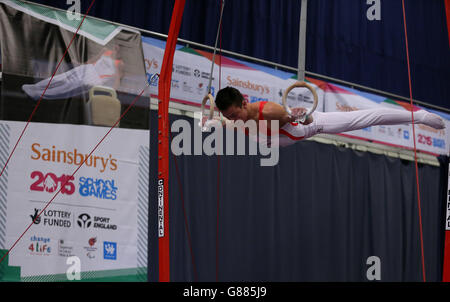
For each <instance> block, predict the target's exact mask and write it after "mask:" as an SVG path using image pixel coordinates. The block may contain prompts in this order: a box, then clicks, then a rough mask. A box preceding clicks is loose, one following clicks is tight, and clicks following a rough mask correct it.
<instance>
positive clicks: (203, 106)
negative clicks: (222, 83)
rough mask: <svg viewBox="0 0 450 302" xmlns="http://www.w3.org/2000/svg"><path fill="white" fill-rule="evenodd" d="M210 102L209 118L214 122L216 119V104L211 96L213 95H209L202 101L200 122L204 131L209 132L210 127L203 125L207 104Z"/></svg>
mask: <svg viewBox="0 0 450 302" xmlns="http://www.w3.org/2000/svg"><path fill="white" fill-rule="evenodd" d="M208 100H209V104H210V105H209V116H208V120H212V119H213V118H214V108H215V107H216V104H215V103H214V97H213V96H212V95H211V93H208V94H207V95H206V96H205V97H204V98H203V101H202V118H201V120H200V125H201V127H202V131H208V127H206V126H204V125H202V123H203V116H204V115H205V107H206V102H208Z"/></svg>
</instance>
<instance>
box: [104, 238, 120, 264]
mask: <svg viewBox="0 0 450 302" xmlns="http://www.w3.org/2000/svg"><path fill="white" fill-rule="evenodd" d="M103 259H106V260H116V259H117V243H116V242H108V241H105V242H103Z"/></svg>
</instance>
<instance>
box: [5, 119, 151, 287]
mask: <svg viewBox="0 0 450 302" xmlns="http://www.w3.org/2000/svg"><path fill="white" fill-rule="evenodd" d="M24 126H25V124H24V123H22V122H6V121H1V122H0V161H1V165H2V166H3V164H4V162H5V160H6V158H7V156H8V155H9V153H10V152H11V150H12V148H13V143H14V142H15V140H16V139H17V138H18V137H19V135H20V132H21V131H22V130H23V128H24ZM107 130H108V129H107V128H103V127H91V126H76V125H62V124H58V125H56V124H40V123H33V124H31V125H30V127H28V130H27V133H26V134H25V136H24V137H23V138H22V140H21V142H20V145H19V147H18V148H17V150H16V151H15V153H14V156H13V157H12V159H11V161H10V162H9V164H8V168H7V171H6V172H5V173H4V174H3V175H2V176H1V177H0V209H2V211H4V213H2V214H4V216H3V215H2V216H3V220H4V221H2V223H0V249H2V250H7V249H9V248H10V247H12V246H13V245H14V243H15V242H16V240H18V239H19V238H20V236H21V235H22V234H23V233H24V231H25V230H26V229H27V228H28V226H30V225H31V227H30V228H29V229H28V231H27V232H26V233H25V234H24V235H23V237H21V238H20V240H19V241H18V243H17V245H15V247H14V249H13V250H12V251H11V253H10V254H9V256H8V259H7V261H6V262H7V265H8V268H11V267H15V268H18V269H16V270H12V269H9V271H10V273H9V274H8V273H3V276H0V279H8V278H9V279H13V280H20V281H67V280H68V279H69V280H70V278H71V277H70V276H72V273H75V272H76V271H77V269H78V270H79V273H80V278H81V280H82V281H83V280H96V281H110V280H122V281H146V280H147V276H146V274H147V269H146V267H147V241H146V240H147V239H146V238H147V225H146V224H147V216H148V215H147V212H146V209H147V208H148V198H147V196H148V194H147V192H148V180H147V176H148V168H149V167H148V153H149V148H148V143H146V142H148V131H143V130H125V129H114V131H113V132H112V133H111V134H110V136H109V137H108V138H107V140H106V141H105V142H103V144H102V145H100V146H99V148H98V149H97V150H96V151H95V152H94V153H93V154H92V155H91V156H90V157H88V155H89V153H90V152H91V151H92V149H93V148H94V146H95V145H96V144H97V142H98V141H100V139H101V138H102V137H103V136H104V135H105V133H106V132H107ZM85 160H86V161H85ZM83 161H85V164H84V165H83V166H82V167H81V168H80V169H79V170H78V172H77V173H76V174H75V175H74V176H72V175H73V173H74V172H75V170H76V169H77V168H78V167H79V165H80V164H81V163H83ZM66 182H67V183H66ZM59 191H60V192H59ZM58 192H59V194H58V195H57V196H56V198H55V199H53V200H52V198H53V197H54V196H55V194H56V193H58ZM50 200H52V202H51V203H50V204H49V201H50ZM47 205H48V207H47ZM41 212H42V214H41V215H40V216H39V217H38V214H39V213H41ZM2 238H3V241H2V240H1V239H2ZM3 271H8V269H3ZM68 272H70V274H69V275H68ZM11 274H15V276H11Z"/></svg>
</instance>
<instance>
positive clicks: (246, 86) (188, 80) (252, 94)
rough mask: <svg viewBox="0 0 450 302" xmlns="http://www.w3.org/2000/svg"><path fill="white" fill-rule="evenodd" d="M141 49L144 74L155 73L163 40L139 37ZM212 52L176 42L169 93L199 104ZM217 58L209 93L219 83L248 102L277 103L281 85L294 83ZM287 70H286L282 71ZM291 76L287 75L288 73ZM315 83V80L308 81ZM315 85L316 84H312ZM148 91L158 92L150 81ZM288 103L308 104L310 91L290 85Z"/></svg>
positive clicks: (186, 101)
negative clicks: (234, 91)
mask: <svg viewBox="0 0 450 302" xmlns="http://www.w3.org/2000/svg"><path fill="white" fill-rule="evenodd" d="M142 45H143V49H144V57H145V68H146V73H147V78H148V79H150V78H151V76H152V75H153V74H155V73H159V72H160V70H161V65H162V61H163V57H164V43H162V42H161V41H159V40H157V39H153V38H147V37H144V38H143V43H142ZM211 60H212V54H210V53H207V52H203V51H199V50H194V49H191V48H187V47H181V46H178V47H177V50H176V51H175V56H174V63H173V73H172V86H171V91H170V96H171V98H172V99H175V100H177V101H179V102H185V103H190V104H194V105H201V102H202V100H203V97H204V96H205V95H206V94H207V93H208V83H209V77H210V72H211V62H212V61H211ZM219 60H220V61H221V64H222V67H221V73H220V76H219V65H217V64H216V66H215V67H214V74H213V82H212V85H211V86H212V88H211V92H212V94H213V96H215V94H216V93H217V90H218V89H219V88H220V87H226V86H232V87H235V88H237V89H239V91H241V93H242V94H243V96H244V98H245V99H246V100H247V101H248V102H250V103H254V102H259V101H274V102H278V103H280V104H281V98H282V92H283V90H282V89H281V88H282V87H287V86H286V85H291V84H293V83H295V79H286V80H284V79H282V78H280V77H279V76H277V74H276V75H272V74H269V73H267V72H264V71H260V70H257V69H256V68H255V67H257V66H256V65H254V66H253V65H252V66H250V65H245V64H244V62H241V61H238V60H232V59H229V58H226V57H222V58H221V59H219V55H217V56H216V63H218V62H219ZM283 74H287V73H283ZM290 76H291V75H290ZM311 85H312V86H314V87H316V86H315V84H313V83H312V84H311ZM316 88H317V87H316ZM150 93H151V94H153V95H157V94H158V83H157V82H155V83H153V84H152V86H151V89H150ZM317 93H318V95H319V99H320V103H319V106H318V108H319V109H318V110H321V108H322V107H323V105H322V101H321V100H322V99H323V92H322V91H321V90H320V89H318V90H317ZM288 104H289V105H296V106H299V104H300V106H305V107H308V106H311V104H312V94H311V93H310V92H309V90H307V89H304V88H298V89H294V90H293V91H292V92H291V93H290V94H289V96H288Z"/></svg>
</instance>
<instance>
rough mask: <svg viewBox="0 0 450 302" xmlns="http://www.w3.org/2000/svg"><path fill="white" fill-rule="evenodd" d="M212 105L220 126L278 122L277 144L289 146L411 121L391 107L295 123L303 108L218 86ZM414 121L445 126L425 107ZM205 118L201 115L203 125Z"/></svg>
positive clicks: (318, 114)
mask: <svg viewBox="0 0 450 302" xmlns="http://www.w3.org/2000/svg"><path fill="white" fill-rule="evenodd" d="M215 104H216V107H217V108H218V109H219V110H220V112H221V113H222V114H223V116H224V117H225V118H224V119H223V118H218V117H215V118H214V119H220V120H221V121H222V125H223V126H228V125H230V124H232V122H231V121H238V120H242V121H243V122H247V121H250V120H254V121H256V122H257V123H258V124H259V125H260V123H259V121H266V122H267V125H269V124H270V121H278V122H279V145H280V146H287V145H291V144H294V143H296V142H297V141H299V140H302V139H306V138H309V137H312V136H314V135H316V134H319V133H328V134H336V133H341V132H346V131H352V130H359V129H363V128H367V127H370V126H377V125H397V124H410V123H411V112H410V111H407V110H398V109H391V108H376V109H365V110H356V111H350V112H326V113H324V112H317V111H315V112H313V113H312V114H311V115H310V116H308V117H307V118H306V120H305V121H304V122H303V123H298V122H296V121H297V120H298V119H299V118H300V117H302V116H303V115H304V114H305V113H306V109H305V108H292V109H291V111H292V112H291V114H288V113H287V111H286V110H285V108H284V107H283V106H281V105H280V104H277V103H274V102H255V103H248V102H247V101H246V100H245V99H244V97H243V96H242V94H241V93H240V91H239V90H237V89H235V88H233V87H226V88H223V89H221V90H220V91H219V92H218V93H217V96H216V99H215ZM414 120H415V122H417V123H421V124H424V125H427V126H430V127H433V128H435V129H443V128H445V123H444V121H443V120H442V119H441V118H440V117H439V116H438V115H436V114H434V113H430V112H427V111H425V110H418V111H415V112H414ZM206 121H207V119H205V118H203V120H202V122H203V124H205V122H206ZM267 128H269V126H267ZM259 131H261V129H259ZM266 131H267V130H266ZM269 131H270V129H269ZM273 134H274V133H272V135H273Z"/></svg>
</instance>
